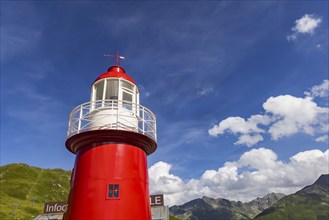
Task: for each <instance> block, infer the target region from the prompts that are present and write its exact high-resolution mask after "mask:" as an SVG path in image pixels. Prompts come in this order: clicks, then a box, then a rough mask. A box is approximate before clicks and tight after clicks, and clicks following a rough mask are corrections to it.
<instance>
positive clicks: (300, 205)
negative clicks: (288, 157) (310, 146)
mask: <svg viewBox="0 0 329 220" xmlns="http://www.w3.org/2000/svg"><path fill="white" fill-rule="evenodd" d="M256 219H257V220H258V219H259V220H272V219H280V220H290V219H298V220H328V219H329V175H328V174H327V175H322V176H321V177H320V178H319V179H318V180H317V181H316V182H315V183H314V184H312V185H310V186H307V187H305V188H303V189H302V190H300V191H298V192H296V193H295V194H292V195H289V196H286V197H284V198H282V199H281V200H280V201H279V202H277V203H276V204H274V205H273V206H271V207H270V208H268V209H265V210H264V211H263V212H262V213H261V214H259V215H258V216H257V217H256Z"/></svg>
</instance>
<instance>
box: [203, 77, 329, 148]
mask: <svg viewBox="0 0 329 220" xmlns="http://www.w3.org/2000/svg"><path fill="white" fill-rule="evenodd" d="M328 85H329V83H328V80H324V81H323V82H322V83H321V84H320V85H316V86H313V87H312V88H311V90H310V91H308V92H305V94H306V95H307V96H306V97H304V98H300V97H295V96H291V95H280V96H276V97H270V98H268V99H267V100H266V102H264V103H263V109H264V110H265V113H264V114H263V115H252V116H251V117H250V118H248V119H247V120H245V119H244V118H241V117H229V118H226V119H224V120H222V121H220V122H219V124H218V125H214V126H213V127H212V128H211V129H209V130H208V133H209V135H211V136H218V135H223V134H225V133H231V134H234V135H236V136H238V140H237V141H236V142H235V144H240V145H246V146H248V147H251V146H253V145H255V144H257V143H259V142H260V141H263V140H264V137H263V135H264V134H269V135H270V136H271V139H272V140H278V139H280V138H283V137H288V136H291V135H294V134H297V133H304V134H307V135H311V136H321V137H318V138H317V139H316V141H318V142H320V141H322V142H325V141H326V139H325V138H324V137H322V136H323V135H324V134H326V133H327V132H328V129H329V121H328V120H329V117H328V115H329V108H327V107H321V106H319V105H318V104H317V103H316V102H315V101H314V99H313V97H326V96H328V88H327V87H328ZM260 126H262V127H260Z"/></svg>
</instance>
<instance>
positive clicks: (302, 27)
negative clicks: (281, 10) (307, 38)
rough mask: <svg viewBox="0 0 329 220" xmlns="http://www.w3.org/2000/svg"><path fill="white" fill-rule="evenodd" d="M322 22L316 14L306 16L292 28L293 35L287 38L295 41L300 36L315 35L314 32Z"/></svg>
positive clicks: (298, 20)
mask: <svg viewBox="0 0 329 220" xmlns="http://www.w3.org/2000/svg"><path fill="white" fill-rule="evenodd" d="M321 22H322V20H321V18H320V17H318V16H316V15H314V14H305V15H304V16H303V17H301V18H300V19H297V20H296V21H295V26H294V27H292V28H291V30H292V31H293V33H292V34H291V35H288V36H287V39H288V40H289V41H290V40H295V39H296V38H297V36H298V34H311V35H312V34H313V33H314V30H315V29H316V28H317V27H318V26H319V25H320V23H321Z"/></svg>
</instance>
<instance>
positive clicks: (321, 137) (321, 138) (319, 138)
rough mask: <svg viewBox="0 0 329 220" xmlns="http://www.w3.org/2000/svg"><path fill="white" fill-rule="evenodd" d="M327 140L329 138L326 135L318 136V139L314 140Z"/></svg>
mask: <svg viewBox="0 0 329 220" xmlns="http://www.w3.org/2000/svg"><path fill="white" fill-rule="evenodd" d="M328 139H329V136H328V135H323V136H320V137H317V138H316V139H315V141H316V142H327V141H328Z"/></svg>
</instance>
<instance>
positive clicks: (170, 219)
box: [169, 215, 180, 220]
mask: <svg viewBox="0 0 329 220" xmlns="http://www.w3.org/2000/svg"><path fill="white" fill-rule="evenodd" d="M169 220H180V219H179V218H176V217H175V216H173V215H169Z"/></svg>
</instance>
